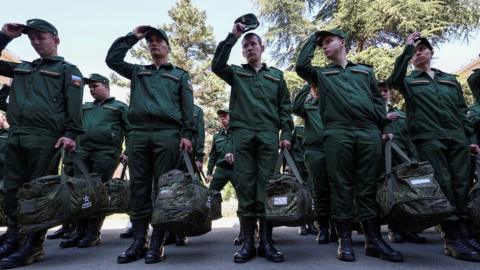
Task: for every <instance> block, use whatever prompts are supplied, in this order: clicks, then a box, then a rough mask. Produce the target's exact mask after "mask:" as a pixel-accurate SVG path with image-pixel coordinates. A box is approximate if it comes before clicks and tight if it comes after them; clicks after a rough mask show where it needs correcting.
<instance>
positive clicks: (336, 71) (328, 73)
mask: <svg viewBox="0 0 480 270" xmlns="http://www.w3.org/2000/svg"><path fill="white" fill-rule="evenodd" d="M338 73H340V71H339V70H330V71H322V74H323V75H334V74H338Z"/></svg>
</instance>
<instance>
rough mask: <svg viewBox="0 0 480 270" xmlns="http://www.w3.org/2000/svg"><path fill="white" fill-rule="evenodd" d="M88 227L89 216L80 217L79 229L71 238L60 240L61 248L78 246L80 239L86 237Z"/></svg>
mask: <svg viewBox="0 0 480 270" xmlns="http://www.w3.org/2000/svg"><path fill="white" fill-rule="evenodd" d="M87 227H88V218H82V219H79V220H78V222H77V230H76V231H75V233H74V234H73V236H72V237H71V238H68V239H65V240H63V241H62V242H60V244H59V246H60V247H61V248H71V247H76V246H77V245H78V242H80V240H82V238H84V237H85V233H86V231H87Z"/></svg>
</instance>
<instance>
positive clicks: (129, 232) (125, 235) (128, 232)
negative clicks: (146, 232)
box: [120, 227, 133, 239]
mask: <svg viewBox="0 0 480 270" xmlns="http://www.w3.org/2000/svg"><path fill="white" fill-rule="evenodd" d="M132 237H133V228H132V227H129V228H127V229H126V230H125V231H124V232H123V233H121V234H120V238H122V239H127V238H132Z"/></svg>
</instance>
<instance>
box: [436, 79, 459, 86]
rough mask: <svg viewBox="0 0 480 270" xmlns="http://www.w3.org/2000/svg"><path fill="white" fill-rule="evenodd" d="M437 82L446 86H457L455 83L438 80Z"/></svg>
mask: <svg viewBox="0 0 480 270" xmlns="http://www.w3.org/2000/svg"><path fill="white" fill-rule="evenodd" d="M438 82H439V83H441V84H446V85H450V86H457V84H456V83H455V82H452V81H448V80H438Z"/></svg>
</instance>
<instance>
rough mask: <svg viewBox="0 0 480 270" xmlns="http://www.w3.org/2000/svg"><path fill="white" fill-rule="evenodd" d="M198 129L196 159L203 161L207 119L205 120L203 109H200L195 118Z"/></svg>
mask: <svg viewBox="0 0 480 270" xmlns="http://www.w3.org/2000/svg"><path fill="white" fill-rule="evenodd" d="M195 125H196V130H197V141H196V144H195V160H196V161H202V162H203V157H204V156H205V121H204V120H203V110H201V109H200V110H199V113H198V115H197V118H196V119H195Z"/></svg>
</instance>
